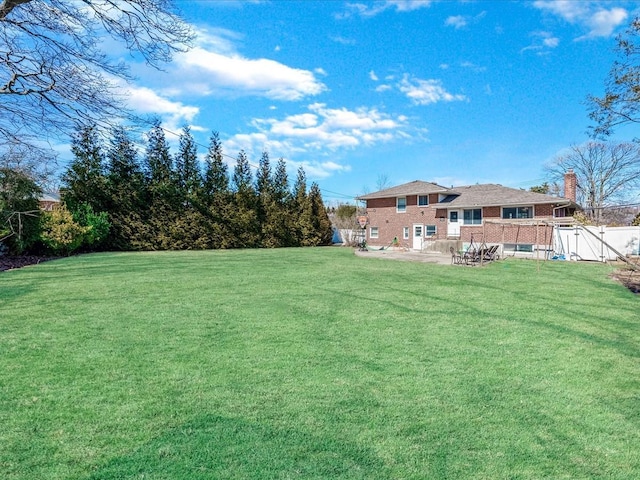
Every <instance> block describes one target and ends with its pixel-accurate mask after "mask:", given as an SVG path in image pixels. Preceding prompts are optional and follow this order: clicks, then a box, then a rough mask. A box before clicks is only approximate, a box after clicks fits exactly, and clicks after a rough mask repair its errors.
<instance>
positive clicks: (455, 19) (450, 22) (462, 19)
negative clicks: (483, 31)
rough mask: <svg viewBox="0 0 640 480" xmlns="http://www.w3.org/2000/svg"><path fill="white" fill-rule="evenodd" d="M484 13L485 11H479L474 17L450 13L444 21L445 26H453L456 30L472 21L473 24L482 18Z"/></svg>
mask: <svg viewBox="0 0 640 480" xmlns="http://www.w3.org/2000/svg"><path fill="white" fill-rule="evenodd" d="M486 14H487V12H480V13H479V14H478V15H476V16H474V17H472V16H468V15H452V16H450V17H448V18H447V19H446V20H445V21H444V24H445V26H447V27H453V28H455V29H456V30H459V29H461V28H464V27H466V26H468V25H470V24H472V23H473V24H475V23H478V22H479V21H480V20H482V19H483V18H484V17H485V16H486Z"/></svg>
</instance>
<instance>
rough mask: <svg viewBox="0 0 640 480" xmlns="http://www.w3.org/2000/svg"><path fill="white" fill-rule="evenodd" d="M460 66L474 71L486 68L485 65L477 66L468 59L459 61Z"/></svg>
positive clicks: (481, 70)
mask: <svg viewBox="0 0 640 480" xmlns="http://www.w3.org/2000/svg"><path fill="white" fill-rule="evenodd" d="M460 66H461V67H462V68H468V69H469V70H473V71H474V72H476V73H479V72H484V71H485V70H486V67H481V66H479V65H476V64H475V63H472V62H468V61H466V62H461V63H460Z"/></svg>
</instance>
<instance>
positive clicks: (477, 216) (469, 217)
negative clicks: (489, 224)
mask: <svg viewBox="0 0 640 480" xmlns="http://www.w3.org/2000/svg"><path fill="white" fill-rule="evenodd" d="M462 218H463V223H464V224H465V225H482V209H481V208H474V209H470V210H465V211H464V215H463V217H462Z"/></svg>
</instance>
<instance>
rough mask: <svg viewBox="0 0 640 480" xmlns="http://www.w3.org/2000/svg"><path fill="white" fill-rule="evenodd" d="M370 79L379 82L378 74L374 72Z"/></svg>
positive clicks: (370, 73) (370, 74) (371, 72)
mask: <svg viewBox="0 0 640 480" xmlns="http://www.w3.org/2000/svg"><path fill="white" fill-rule="evenodd" d="M369 78H370V79H371V80H373V81H374V82H377V81H378V80H379V79H378V76H377V75H376V72H374V71H373V70H371V71H370V72H369Z"/></svg>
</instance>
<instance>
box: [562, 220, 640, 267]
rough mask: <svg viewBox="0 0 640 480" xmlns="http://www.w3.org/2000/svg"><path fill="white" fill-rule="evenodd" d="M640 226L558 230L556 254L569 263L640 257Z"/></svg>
mask: <svg viewBox="0 0 640 480" xmlns="http://www.w3.org/2000/svg"><path fill="white" fill-rule="evenodd" d="M639 248H640V227H604V226H602V227H583V226H575V227H556V229H555V235H554V251H555V254H556V255H557V256H559V255H563V256H564V258H565V259H566V260H594V261H599V262H606V261H608V260H615V259H616V258H617V257H618V254H620V255H625V256H627V255H639V254H640V252H639Z"/></svg>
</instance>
